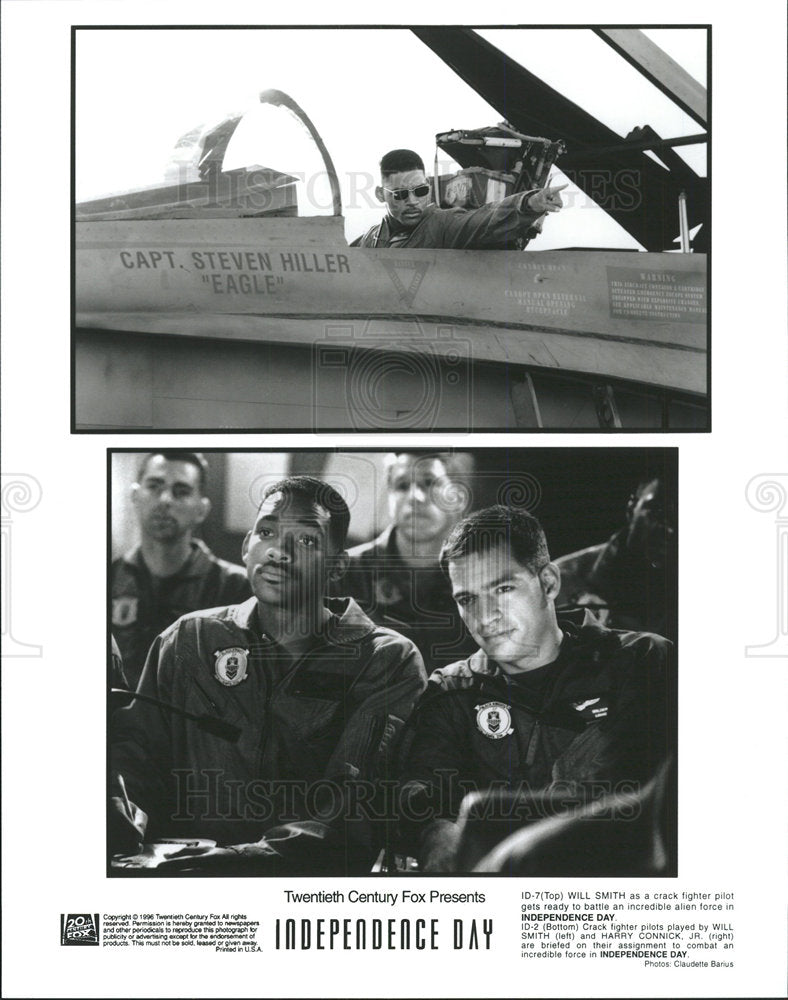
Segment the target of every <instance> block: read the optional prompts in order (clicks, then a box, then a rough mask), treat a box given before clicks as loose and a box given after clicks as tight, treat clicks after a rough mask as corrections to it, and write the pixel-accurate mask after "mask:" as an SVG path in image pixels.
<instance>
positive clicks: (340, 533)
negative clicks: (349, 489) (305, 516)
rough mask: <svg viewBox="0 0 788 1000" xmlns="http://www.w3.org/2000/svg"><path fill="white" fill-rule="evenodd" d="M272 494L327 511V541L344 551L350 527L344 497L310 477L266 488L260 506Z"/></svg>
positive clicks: (348, 513)
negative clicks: (305, 502) (317, 506)
mask: <svg viewBox="0 0 788 1000" xmlns="http://www.w3.org/2000/svg"><path fill="white" fill-rule="evenodd" d="M274 493H281V494H282V496H285V497H292V498H293V499H294V500H306V501H307V503H312V504H318V505H319V506H320V507H323V509H324V510H327V511H328V515H329V522H328V537H329V541H330V542H331V543H332V544H333V545H334V546H335V547H336V548H337V549H338V550H339V551H341V550H342V549H344V547H345V542H346V541H347V533H348V528H349V527H350V509H349V507H348V505H347V504H346V503H345V499H344V497H343V496H341V494H339V493H338V492H337V491H336V490H335V489H334V487H333V486H329V485H328V483H324V482H323V481H322V480H320V479H315V478H313V477H312V476H288V477H287V478H285V479H280V480H279V481H278V482H276V483H272V484H271V485H270V486H268V487H266V489H265V492H264V493H263V496H262V498H261V500H260V504H261V505H262V503H263V502H264V501H265V500H267V499H268V497H270V496H272V495H273V494H274Z"/></svg>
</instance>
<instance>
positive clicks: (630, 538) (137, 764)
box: [108, 448, 678, 876]
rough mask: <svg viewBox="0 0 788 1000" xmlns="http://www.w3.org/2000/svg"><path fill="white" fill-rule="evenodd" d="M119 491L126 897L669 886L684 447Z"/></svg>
mask: <svg viewBox="0 0 788 1000" xmlns="http://www.w3.org/2000/svg"><path fill="white" fill-rule="evenodd" d="M110 470H111V475H112V508H111V524H112V535H111V549H112V555H113V556H114V558H113V559H112V563H111V571H110V602H111V603H110V617H111V621H110V629H111V644H112V657H111V670H110V675H109V676H110V683H111V685H112V687H111V691H110V706H111V714H110V727H109V728H110V733H109V736H110V741H109V742H110V751H109V775H110V779H109V815H110V820H109V825H108V836H109V850H110V857H111V871H112V873H113V874H118V873H120V874H133V873H139V872H143V873H150V872H156V873H158V874H167V875H170V874H173V873H187V872H188V873H192V874H195V875H200V874H206V873H207V874H210V873H214V874H217V873H218V874H221V873H223V874H230V875H252V876H265V875H268V876H281V875H304V876H308V875H312V876H314V875H342V876H347V875H368V874H370V873H374V872H382V873H384V874H389V875H391V874H403V875H409V874H415V873H422V874H423V873H426V874H463V873H471V872H475V873H497V874H501V875H525V874H528V875H542V876H545V875H547V876H558V875H570V874H571V875H597V876H599V875H618V876H623V875H630V876H632V875H640V876H669V875H674V874H675V872H676V857H675V841H676V831H675V824H676V764H677V761H676V655H675V639H676V632H677V628H676V626H677V622H676V608H677V593H676V588H677V570H678V564H677V554H678V511H677V483H676V471H677V468H676V451H675V449H654V448H652V449H643V448H637V449H621V448H615V449H609V448H606V449H600V448H591V449H584V450H582V451H581V450H580V449H565V448H562V449H556V448H545V449H539V450H533V449H532V450H527V449H501V448H490V449H481V450H479V449H477V450H473V451H467V452H459V451H457V452H429V451H427V452H424V451H411V450H405V451H398V452H390V453H385V452H363V451H349V452H345V451H341V452H336V451H331V452H320V453H318V452H313V451H295V452H261V451H243V452H226V451H222V452H210V453H206V454H202V453H199V452H192V451H187V450H175V451H170V450H165V451H160V452H156V451H153V452H150V453H143V454H140V453H134V452H123V451H121V452H113V453H112V454H111V456H110Z"/></svg>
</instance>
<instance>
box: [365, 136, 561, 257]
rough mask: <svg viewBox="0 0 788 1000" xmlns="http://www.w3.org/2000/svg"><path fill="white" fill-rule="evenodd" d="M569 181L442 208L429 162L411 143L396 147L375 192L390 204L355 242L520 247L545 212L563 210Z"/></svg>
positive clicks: (386, 159) (467, 247) (367, 244)
mask: <svg viewBox="0 0 788 1000" xmlns="http://www.w3.org/2000/svg"><path fill="white" fill-rule="evenodd" d="M565 187H566V185H565V184H561V185H557V186H555V187H547V188H544V189H541V190H536V191H522V192H519V193H518V194H513V195H510V196H509V197H508V198H503V199H502V200H501V201H499V202H494V203H492V204H489V205H482V206H481V207H480V208H476V209H471V210H470V211H466V210H465V209H462V208H449V209H446V208H438V207H437V205H435V204H433V203H432V200H431V199H432V189H431V187H430V185H429V183H428V182H427V175H426V174H425V172H424V162H423V160H422V159H421V157H420V156H419V155H418V153H414V152H413V150H412V149H393V150H391V152H390V153H386V155H385V156H384V157H383V159H382V160H381V161H380V184H379V186H378V187H376V188H375V197H376V198H377V199H378V201H381V202H383V204H384V205H385V206H386V210H387V211H386V215H385V217H384V218H383V220H382V221H381V222H379V223H377V224H376V225H374V226H372V228H371V229H369V230H368V231H367V232H366V233H364V235H363V236H360V237H359V238H358V239H357V240H354V241H353V243H352V244H351V246H360V247H396V248H400V247H418V248H424V249H428V248H438V249H450V248H454V249H457V250H503V249H516V247H517V241H518V239H519V238H520V237H522V236H524V235H525V234H526V233H527V232H528V230H529V229H530V228H531V227H532V226H533V225H534V223H535V222H536V221H537V220H538V219H539V218H541V216H543V215H544V214H545V213H546V212H559V211H560V210H561V207H562V205H563V202H562V201H561V195H560V193H559V192H560V191H561V190H562V189H563V188H565Z"/></svg>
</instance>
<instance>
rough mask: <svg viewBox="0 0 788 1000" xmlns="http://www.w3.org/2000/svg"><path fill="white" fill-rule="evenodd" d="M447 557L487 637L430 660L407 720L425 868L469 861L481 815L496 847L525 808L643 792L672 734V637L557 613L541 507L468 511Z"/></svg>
mask: <svg viewBox="0 0 788 1000" xmlns="http://www.w3.org/2000/svg"><path fill="white" fill-rule="evenodd" d="M441 566H442V567H443V569H444V572H445V573H446V574H447V577H448V579H449V580H450V582H451V586H452V594H453V597H454V600H455V601H456V603H457V607H458V609H459V613H460V615H461V616H462V618H463V620H464V622H465V624H466V626H467V628H468V631H469V632H470V633H471V635H472V636H473V638H474V639H475V641H476V642H477V643H478V646H479V649H478V650H477V651H476V652H475V653H474V654H473V655H472V656H471V657H469V658H468V659H466V660H461V661H459V662H457V663H454V664H452V665H450V666H447V667H443V668H440V669H438V670H436V671H434V672H433V673H432V675H431V676H430V679H429V685H428V690H427V691H426V692H425V694H424V695H423V696H422V698H421V700H420V702H419V704H418V706H417V708H416V711H415V713H414V715H413V717H412V719H411V723H410V728H411V730H412V732H411V736H412V742H411V743H410V746H409V749H408V750H407V751H406V754H405V762H404V769H403V789H402V800H401V808H402V828H403V830H404V831H405V834H406V839H407V842H408V848H407V849H408V851H409V853H412V854H414V855H415V856H416V857H417V858H418V860H419V863H420V867H421V869H422V870H423V871H427V872H446V871H455V870H468V869H467V868H463V864H464V862H463V858H462V855H463V845H462V843H461V833H462V831H463V829H466V828H467V829H469V830H470V829H471V827H472V826H473V825H474V823H476V825H477V826H484V830H483V834H482V836H483V838H486V841H487V843H486V850H489V849H491V848H492V847H493V846H494V844H495V843H496V842H497V841H500V840H502V839H503V838H505V837H508V836H509V835H510V834H511V833H512V832H513V831H514V830H516V829H517V828H518V827H519V826H521V825H522V824H523V823H524V822H531V821H534V820H538V819H540V818H544V817H546V816H550V815H552V814H553V812H555V811H556V810H558V811H566V810H567V808H570V809H571V808H572V807H576V808H582V807H583V806H584V805H588V804H589V803H590V802H592V801H594V799H595V797H597V796H599V795H603V794H615V793H617V792H619V791H622V790H625V791H627V792H633V791H635V792H636V791H637V789H638V788H640V787H641V786H643V785H645V784H646V783H647V782H648V781H649V780H650V779H652V778H653V776H654V774H655V773H656V771H657V769H658V768H659V766H660V764H661V763H662V762H663V761H664V760H665V759H666V758H667V757H668V755H669V753H670V751H671V747H672V742H671V736H670V733H671V726H672V719H673V708H672V694H671V690H672V681H671V677H670V652H671V649H672V647H671V644H670V643H669V642H668V641H667V640H665V639H662V638H661V637H659V636H656V635H649V634H644V633H638V632H618V631H612V630H609V629H606V628H604V627H603V626H601V625H599V624H598V623H596V622H595V621H594V619H593V618H592V616H591V615H590V614H589V613H588V612H584V611H579V612H574V613H570V614H569V615H567V616H566V617H561V618H559V617H557V615H556V610H555V600H556V597H557V595H558V592H559V588H560V573H559V571H558V569H557V568H556V566H555V564H554V563H553V562H551V561H550V555H549V552H548V549H547V541H546V539H545V536H544V532H543V531H542V529H541V526H540V525H539V522H538V521H537V520H536V518H534V517H533V516H531V515H530V514H528V513H526V512H525V511H523V510H519V509H515V508H511V507H501V506H497V507H490V508H487V509H485V510H481V511H478V512H476V513H474V514H471V515H470V516H469V517H467V518H466V519H465V520H463V521H461V522H460V523H459V524H458V525H456V527H455V528H454V529H453V531H452V533H451V534H450V535H449V537H448V539H447V540H446V543H445V545H444V547H443V551H442V553H441ZM469 793H473V795H474V798H473V799H472V800H471V801H472V807H471V809H470V811H469V810H468V808H467V806H466V809H465V814H464V818H463V823H462V824H458V822H457V820H458V816H459V815H460V810H461V804H462V802H463V799H464V798H465V797H466V796H469ZM496 793H500V794H499V798H500V799H501V801H503V802H505V805H506V808H505V809H504V810H503V812H501V813H498V814H496V813H495V810H494V808H493V809H492V810H491V808H490V807H491V806H494V805H495V802H494V799H495V794H496ZM485 803H486V805H485ZM469 820H473V822H472V823H469V822H468V821H469ZM477 820H478V822H477ZM471 832H472V833H473V835H477V834H478V831H475V832H474V831H473V830H471ZM477 853H478V852H477ZM481 853H484V852H481Z"/></svg>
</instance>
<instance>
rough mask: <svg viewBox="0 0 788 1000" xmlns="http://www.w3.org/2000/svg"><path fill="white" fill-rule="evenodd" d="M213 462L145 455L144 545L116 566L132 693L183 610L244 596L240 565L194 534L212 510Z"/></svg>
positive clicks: (120, 632) (115, 609)
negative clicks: (208, 492) (208, 487)
mask: <svg viewBox="0 0 788 1000" xmlns="http://www.w3.org/2000/svg"><path fill="white" fill-rule="evenodd" d="M207 470H208V466H207V463H206V461H205V459H204V458H203V456H202V455H201V454H199V453H198V452H193V451H159V452H151V453H150V454H148V455H146V456H145V458H144V459H143V462H142V464H141V465H140V468H139V472H138V475H137V481H136V482H135V483H134V485H133V486H132V488H131V502H132V505H133V507H134V511H135V514H136V517H137V522H138V525H139V531H140V542H139V545H137V546H136V547H135V548H134V549H132V551H131V552H129V553H128V554H127V555H125V556H122V557H120V558H119V559H116V560H115V561H114V562H113V563H112V570H111V588H112V634H113V636H114V638H115V640H116V641H117V644H118V647H119V649H120V654H121V656H122V659H123V667H124V670H125V672H126V677H127V678H128V682H129V684H130V685H131V688H132V690H133V689H134V688H135V687H136V686H137V683H138V681H139V679H140V674H141V672H142V667H143V665H144V663H145V657H146V656H147V653H148V649H149V648H150V645H151V643H152V642H153V640H154V639H155V638H156V636H157V635H158V634H159V633H160V632H163V631H164V629H165V628H167V626H168V625H171V624H172V623H173V622H174V621H175V620H176V619H177V618H180V616H181V615H183V614H186V613H187V612H189V611H197V610H200V609H202V608H212V607H215V606H217V605H220V604H236V603H239V602H240V601H244V600H246V598H247V597H249V595H250V593H251V591H250V589H249V583H248V581H247V579H246V573H245V572H244V569H243V567H242V566H236V565H233V564H232V563H229V562H225V561H224V560H223V559H218V558H217V557H216V556H215V555H214V554H213V553H212V552H211V551H210V549H209V548H208V547H207V545H205V543H204V542H203V541H201V540H200V539H198V538H195V537H194V535H195V532H196V531H197V530H198V529H199V527H200V525H201V524H202V523H203V521H204V520H205V519H206V517H207V516H208V514H209V513H210V510H211V502H210V500H209V499H208V497H206V496H205V480H206V475H207Z"/></svg>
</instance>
